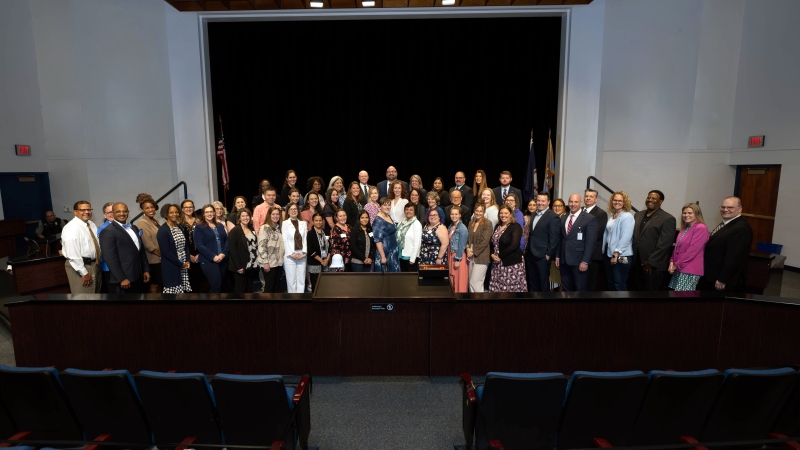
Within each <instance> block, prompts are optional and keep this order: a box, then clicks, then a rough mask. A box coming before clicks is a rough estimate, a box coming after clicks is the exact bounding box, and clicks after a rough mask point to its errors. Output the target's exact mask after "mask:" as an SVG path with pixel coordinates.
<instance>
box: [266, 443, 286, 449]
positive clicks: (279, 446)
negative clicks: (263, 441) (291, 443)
mask: <svg viewBox="0 0 800 450" xmlns="http://www.w3.org/2000/svg"><path fill="white" fill-rule="evenodd" d="M269 447H270V449H271V450H272V449H276V448H279V449H281V450H283V448H284V447H283V441H272V444H269Z"/></svg>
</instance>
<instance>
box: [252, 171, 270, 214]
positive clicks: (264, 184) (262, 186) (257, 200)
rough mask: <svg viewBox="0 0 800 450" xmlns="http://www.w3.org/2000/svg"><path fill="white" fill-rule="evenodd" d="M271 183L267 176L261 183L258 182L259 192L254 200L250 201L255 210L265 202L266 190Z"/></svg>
mask: <svg viewBox="0 0 800 450" xmlns="http://www.w3.org/2000/svg"><path fill="white" fill-rule="evenodd" d="M270 184H271V183H270V182H269V180H267V179H266V178H264V179H263V180H261V182H260V183H258V194H256V195H255V196H254V197H253V200H252V202H250V206H252V207H253V210H254V211H255V209H256V206H258V205H260V204H262V203H264V192H265V191H266V190H267V186H269V185H270Z"/></svg>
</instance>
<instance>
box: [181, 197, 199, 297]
mask: <svg viewBox="0 0 800 450" xmlns="http://www.w3.org/2000/svg"><path fill="white" fill-rule="evenodd" d="M198 222H199V221H198V220H197V216H195V214H194V202H193V201H191V200H189V199H188V198H187V199H186V200H184V201H182V202H181V219H180V222H178V225H179V226H180V227H181V228H183V232H184V234H185V235H186V251H188V252H189V263H190V267H189V281H190V282H191V283H192V292H200V286H201V284H202V282H203V277H204V275H203V270H202V269H201V268H200V254H199V253H198V251H197V246H196V245H194V229H195V227H196V226H197V225H198Z"/></svg>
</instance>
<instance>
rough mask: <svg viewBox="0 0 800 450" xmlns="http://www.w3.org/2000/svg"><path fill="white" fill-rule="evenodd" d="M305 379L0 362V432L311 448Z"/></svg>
mask: <svg viewBox="0 0 800 450" xmlns="http://www.w3.org/2000/svg"><path fill="white" fill-rule="evenodd" d="M209 378H210V380H209ZM310 383H311V379H310V377H309V376H303V377H301V378H300V381H299V383H298V384H297V386H296V387H289V386H286V385H285V384H284V381H283V377H281V376H278V375H229V374H217V375H215V376H213V377H206V376H205V375H203V374H201V373H174V372H151V371H144V370H143V371H141V372H139V373H138V374H136V375H133V376H131V374H130V373H129V372H128V371H127V370H110V369H106V370H103V371H88V370H77V369H67V370H64V371H63V372H61V373H59V372H58V371H57V370H56V369H54V368H21V367H8V366H0V433H2V434H0V436H2V439H5V440H10V441H22V442H21V445H28V444H27V443H36V446H37V447H42V446H43V445H41V443H42V441H45V443H46V442H47V441H53V442H60V443H64V442H70V441H107V442H109V445H110V446H111V447H114V446H116V447H122V448H149V447H152V446H153V445H154V444H157V446H158V447H159V448H178V449H181V448H185V446H186V445H188V444H194V445H195V446H196V445H203V444H211V445H229V446H230V445H258V446H270V445H272V446H274V447H276V448H286V449H294V448H295V446H296V445H297V442H298V441H299V443H300V445H301V446H302V448H308V435H309V432H310V428H311V424H310V404H309V396H310ZM9 437H10V438H9ZM180 444H184V445H183V446H181V445H180ZM8 445H9V444H3V445H0V447H2V446H8ZM45 446H46V445H45ZM87 447H88V448H92V446H91V445H89V446H87ZM87 447H84V448H87ZM228 448H231V447H228Z"/></svg>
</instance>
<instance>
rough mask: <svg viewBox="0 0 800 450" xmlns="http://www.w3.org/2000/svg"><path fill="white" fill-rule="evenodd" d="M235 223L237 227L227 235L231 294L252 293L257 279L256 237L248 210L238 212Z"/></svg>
mask: <svg viewBox="0 0 800 450" xmlns="http://www.w3.org/2000/svg"><path fill="white" fill-rule="evenodd" d="M236 222H237V223H238V225H237V226H236V227H234V228H233V229H232V230H231V231H230V233H229V234H228V240H229V247H230V258H228V271H230V272H233V292H242V293H252V292H253V282H254V281H255V280H256V278H258V236H257V235H256V233H255V231H254V230H253V219H252V216H251V214H250V210H249V209H247V208H244V209H242V210H240V211H239V213H238V216H237V218H236Z"/></svg>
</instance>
